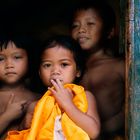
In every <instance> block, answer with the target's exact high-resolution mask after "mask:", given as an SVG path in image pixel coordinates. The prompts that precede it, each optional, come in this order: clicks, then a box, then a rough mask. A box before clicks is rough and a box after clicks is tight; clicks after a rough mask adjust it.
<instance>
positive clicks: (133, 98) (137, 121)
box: [127, 0, 140, 140]
mask: <svg viewBox="0 0 140 140" xmlns="http://www.w3.org/2000/svg"><path fill="white" fill-rule="evenodd" d="M128 15H129V16H128V26H127V27H129V28H127V29H128V31H127V32H128V34H127V35H128V36H127V44H128V48H129V49H128V50H129V65H128V68H129V71H128V72H129V85H128V86H129V98H128V100H129V111H128V138H129V140H140V0H129V1H128Z"/></svg>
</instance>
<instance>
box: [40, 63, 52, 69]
mask: <svg viewBox="0 0 140 140" xmlns="http://www.w3.org/2000/svg"><path fill="white" fill-rule="evenodd" d="M42 66H43V67H44V68H49V67H51V64H50V63H43V64H42Z"/></svg>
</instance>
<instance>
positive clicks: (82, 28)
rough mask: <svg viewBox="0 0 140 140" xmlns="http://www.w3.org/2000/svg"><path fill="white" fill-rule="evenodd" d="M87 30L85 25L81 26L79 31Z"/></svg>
mask: <svg viewBox="0 0 140 140" xmlns="http://www.w3.org/2000/svg"><path fill="white" fill-rule="evenodd" d="M85 32H86V27H85V26H84V25H80V26H79V33H85Z"/></svg>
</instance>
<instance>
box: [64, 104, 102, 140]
mask: <svg viewBox="0 0 140 140" xmlns="http://www.w3.org/2000/svg"><path fill="white" fill-rule="evenodd" d="M65 112H66V114H67V115H68V116H69V118H71V120H72V121H73V122H75V124H77V126H79V127H80V128H82V129H83V130H84V131H85V132H86V133H87V134H88V135H89V137H90V138H92V139H94V138H96V137H97V136H98V135H99V132H100V125H99V124H98V121H96V119H95V118H93V117H90V116H88V115H87V114H86V113H83V112H81V111H80V110H79V109H78V108H77V107H76V106H75V105H74V104H73V105H71V106H67V108H65Z"/></svg>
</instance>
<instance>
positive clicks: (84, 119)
mask: <svg viewBox="0 0 140 140" xmlns="http://www.w3.org/2000/svg"><path fill="white" fill-rule="evenodd" d="M43 46H44V47H42V49H41V57H40V58H41V62H40V68H39V75H40V79H41V80H42V82H43V84H44V85H45V86H46V87H48V91H47V92H46V93H45V94H44V95H43V97H42V98H41V99H40V100H39V101H38V103H37V105H36V107H35V111H34V115H33V119H32V123H31V127H30V129H27V130H22V131H10V132H9V133H8V137H7V139H6V140H89V139H90V138H92V139H95V138H97V137H98V135H99V132H100V121H99V117H98V112H97V107H96V102H95V99H94V96H93V94H91V93H90V92H89V91H85V90H84V88H83V87H82V86H79V85H76V84H74V83H75V82H76V80H77V79H79V78H80V76H81V75H82V69H83V65H84V61H82V51H81V49H80V46H79V45H78V44H77V43H76V42H75V41H74V40H73V39H72V38H70V37H68V36H57V37H52V38H51V39H49V40H48V41H47V42H46V43H45V44H44V45H43Z"/></svg>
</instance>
